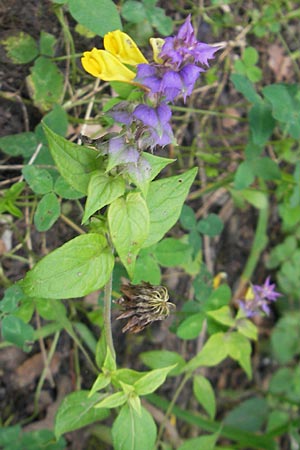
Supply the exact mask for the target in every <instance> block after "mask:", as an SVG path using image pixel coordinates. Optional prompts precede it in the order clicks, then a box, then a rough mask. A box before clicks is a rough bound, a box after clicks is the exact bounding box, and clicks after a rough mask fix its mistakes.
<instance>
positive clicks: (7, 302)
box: [0, 284, 24, 313]
mask: <svg viewBox="0 0 300 450" xmlns="http://www.w3.org/2000/svg"><path fill="white" fill-rule="evenodd" d="M23 298H24V292H23V291H22V289H21V287H20V286H19V285H18V284H13V285H12V286H10V287H8V288H7V289H5V292H4V297H3V298H2V299H1V300H0V311H2V312H4V313H12V312H14V311H15V310H16V309H17V308H18V304H19V302H20V301H21V300H22V299H23Z"/></svg>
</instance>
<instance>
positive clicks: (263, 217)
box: [235, 203, 269, 299]
mask: <svg viewBox="0 0 300 450" xmlns="http://www.w3.org/2000/svg"><path fill="white" fill-rule="evenodd" d="M258 211H259V212H258V214H259V215H258V221H257V226H256V230H255V235H254V239H253V243H252V247H251V251H250V255H249V257H248V260H247V263H246V265H245V268H244V270H243V273H242V275H241V277H240V282H239V286H238V288H237V289H236V293H235V299H238V298H240V297H241V295H242V294H243V291H244V288H245V286H246V285H247V284H248V283H249V281H250V279H251V277H252V275H253V272H254V270H255V268H256V266H257V263H258V261H259V258H260V255H261V253H262V252H263V250H264V249H265V248H266V245H267V243H268V235H267V228H268V219H269V204H268V203H267V204H266V206H265V207H264V208H261V209H259V210H258Z"/></svg>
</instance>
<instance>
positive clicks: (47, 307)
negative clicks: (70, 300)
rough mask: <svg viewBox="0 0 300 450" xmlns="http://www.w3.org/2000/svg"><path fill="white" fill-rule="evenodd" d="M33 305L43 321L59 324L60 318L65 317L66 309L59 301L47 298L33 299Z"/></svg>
mask: <svg viewBox="0 0 300 450" xmlns="http://www.w3.org/2000/svg"><path fill="white" fill-rule="evenodd" d="M31 300H32V299H31ZM34 303H35V307H36V309H37V311H38V313H39V315H40V316H41V317H42V318H43V319H45V320H55V321H58V322H59V321H61V319H62V318H65V317H67V310H66V307H65V305H64V304H63V303H62V302H61V301H59V300H57V301H53V300H52V299H49V298H35V299H34Z"/></svg>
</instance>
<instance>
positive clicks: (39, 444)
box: [0, 425, 66, 450]
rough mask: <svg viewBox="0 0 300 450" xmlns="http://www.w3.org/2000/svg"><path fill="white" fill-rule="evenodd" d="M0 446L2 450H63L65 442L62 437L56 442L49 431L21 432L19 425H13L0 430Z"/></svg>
mask: <svg viewBox="0 0 300 450" xmlns="http://www.w3.org/2000/svg"><path fill="white" fill-rule="evenodd" d="M0 445H1V448H2V449H3V450H19V449H20V448H22V449H25V448H30V449H31V450H40V449H41V448H43V449H46V450H64V449H65V448H66V441H65V439H64V438H63V437H61V438H59V440H58V441H56V440H55V436H54V433H53V432H52V431H50V430H37V431H29V432H22V430H21V427H20V426H19V425H14V426H11V427H5V428H1V429H0Z"/></svg>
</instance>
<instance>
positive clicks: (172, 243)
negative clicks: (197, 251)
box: [153, 238, 191, 267]
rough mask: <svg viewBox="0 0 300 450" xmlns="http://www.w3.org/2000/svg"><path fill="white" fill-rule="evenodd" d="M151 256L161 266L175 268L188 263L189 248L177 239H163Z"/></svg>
mask: <svg viewBox="0 0 300 450" xmlns="http://www.w3.org/2000/svg"><path fill="white" fill-rule="evenodd" d="M153 254H154V256H155V257H156V259H157V261H158V262H159V264H161V265H162V266H165V267H175V266H181V265H182V264H184V263H186V262H187V261H189V259H190V256H191V248H190V246H189V245H188V244H185V243H184V242H181V241H179V240H178V239H175V238H165V239H163V240H162V241H160V242H159V243H158V244H157V245H156V247H155V249H154V251H153Z"/></svg>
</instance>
